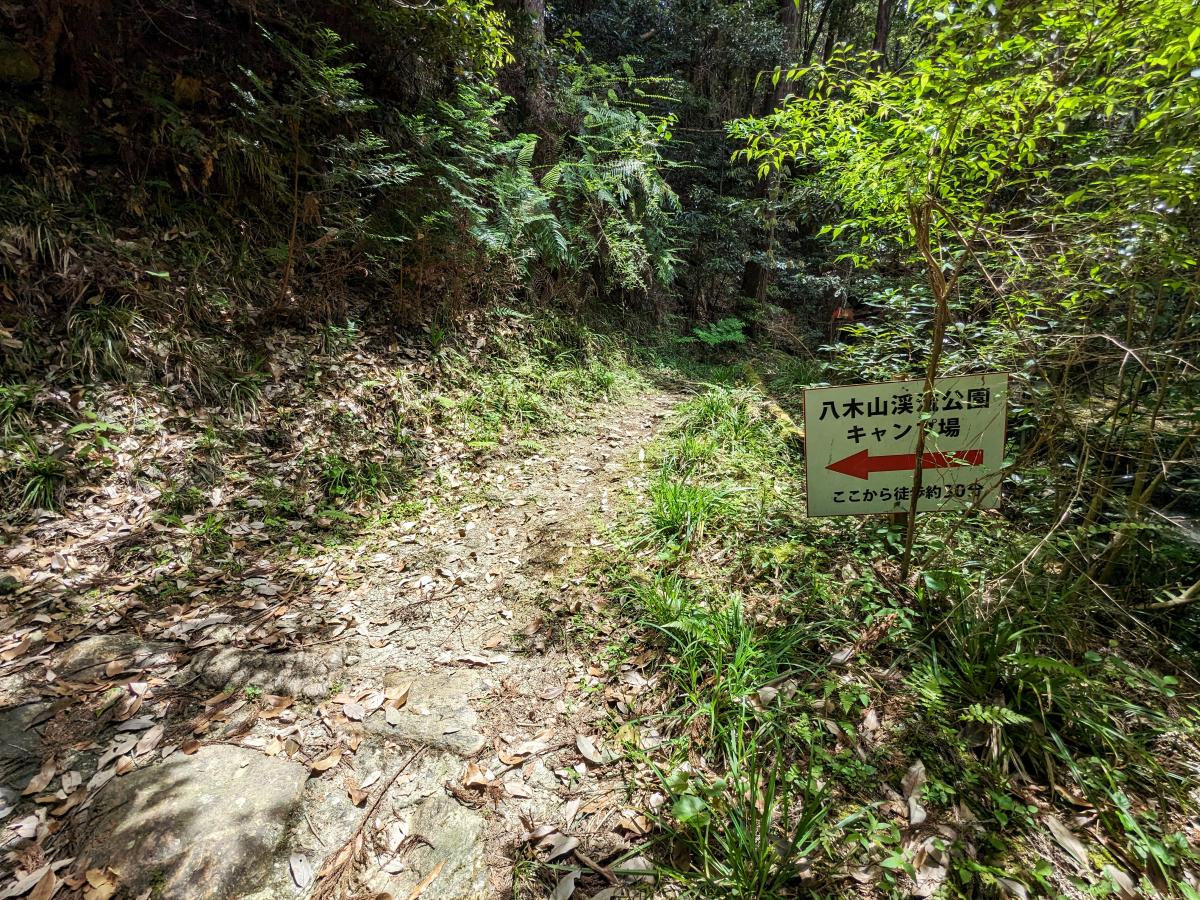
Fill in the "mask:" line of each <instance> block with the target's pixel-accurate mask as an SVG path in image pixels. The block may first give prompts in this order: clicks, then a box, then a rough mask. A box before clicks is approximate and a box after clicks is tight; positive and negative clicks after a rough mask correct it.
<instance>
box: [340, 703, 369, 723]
mask: <svg viewBox="0 0 1200 900" xmlns="http://www.w3.org/2000/svg"><path fill="white" fill-rule="evenodd" d="M342 715H343V716H345V717H346V718H347V719H349V720H350V721H351V722H361V721H362V720H363V716H365V715H366V710H364V709H363V708H362V705H361V704H358V703H347V704H345V705H344V706H343V707H342Z"/></svg>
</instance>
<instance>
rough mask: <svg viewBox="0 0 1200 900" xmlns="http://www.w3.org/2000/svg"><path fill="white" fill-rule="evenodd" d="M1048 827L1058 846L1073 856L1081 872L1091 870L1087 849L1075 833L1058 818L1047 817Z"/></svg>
mask: <svg viewBox="0 0 1200 900" xmlns="http://www.w3.org/2000/svg"><path fill="white" fill-rule="evenodd" d="M1046 827H1047V828H1049V829H1050V834H1052V835H1053V836H1054V840H1055V841H1057V842H1058V845H1059V846H1060V847H1062V848H1063V849H1064V850H1066V851H1067V853H1069V854H1070V855H1071V858H1072V859H1073V860H1074V861H1075V864H1076V865H1077V866H1078V867H1079V869H1080V871H1082V872H1087V871H1090V870H1091V868H1092V866H1091V862H1090V861H1089V860H1088V853H1087V848H1086V847H1085V846H1084V845H1083V841H1081V840H1079V838H1077V837H1076V836H1075V833H1074V832H1073V831H1071V829H1070V828H1068V827H1067V826H1066V825H1064V824H1063V823H1062V820H1061V819H1059V818H1058V817H1057V816H1046Z"/></svg>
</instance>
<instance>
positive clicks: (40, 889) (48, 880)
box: [29, 872, 62, 900]
mask: <svg viewBox="0 0 1200 900" xmlns="http://www.w3.org/2000/svg"><path fill="white" fill-rule="evenodd" d="M61 885H62V883H61V882H60V881H59V880H58V876H57V875H55V874H54V873H53V872H47V873H46V874H45V875H43V876H42V878H41V880H40V881H39V882H38V883H37V887H35V888H34V889H33V890H32V891H30V892H29V900H50V898H51V897H53V896H54V894H55V892H56V891H58V889H59V887H61Z"/></svg>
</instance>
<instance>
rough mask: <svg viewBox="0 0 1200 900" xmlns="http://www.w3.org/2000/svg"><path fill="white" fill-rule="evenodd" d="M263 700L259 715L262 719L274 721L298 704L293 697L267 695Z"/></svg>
mask: <svg viewBox="0 0 1200 900" xmlns="http://www.w3.org/2000/svg"><path fill="white" fill-rule="evenodd" d="M261 699H262V709H261V710H259V713H258V717H259V718H260V719H274V718H276V717H278V716H279V715H280V714H282V713H283V711H284V710H286V709H288V708H289V707H290V706H291V705H292V704H293V703H295V702H296V701H295V700H293V699H292V698H291V697H280V696H276V695H274V694H265V695H264V696H263V697H262V698H261Z"/></svg>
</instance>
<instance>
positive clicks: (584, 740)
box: [575, 734, 613, 766]
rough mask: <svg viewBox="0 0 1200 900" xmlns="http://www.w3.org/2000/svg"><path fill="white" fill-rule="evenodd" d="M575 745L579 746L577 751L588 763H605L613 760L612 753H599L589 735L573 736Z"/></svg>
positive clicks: (599, 764)
mask: <svg viewBox="0 0 1200 900" xmlns="http://www.w3.org/2000/svg"><path fill="white" fill-rule="evenodd" d="M575 746H576V747H577V748H579V753H580V754H581V755H582V756H583V758H584V759H586V760H587V761H588V762H590V763H594V764H595V765H597V766H603V765H607V764H608V763H610V762H612V761H613V755H612V754H611V753H609V752H608V751H605V752H604V753H601V752H600V751H599V750H598V749H597V748H596V745H595V743H594V742H593V741H592V739H591V738H590V737H588V736H587V735H585V734H580V735H577V736H576V737H575Z"/></svg>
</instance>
